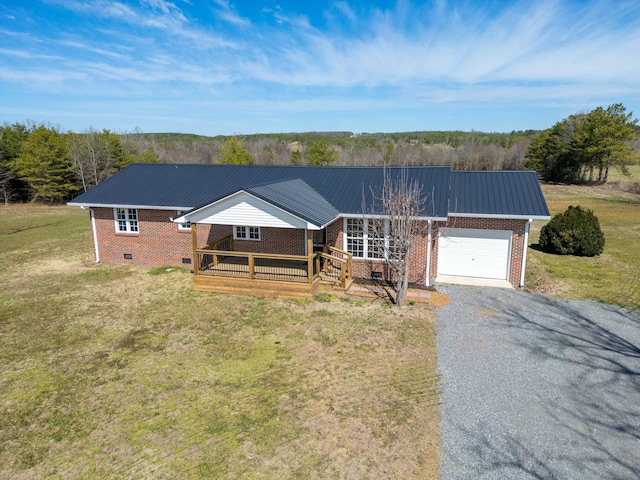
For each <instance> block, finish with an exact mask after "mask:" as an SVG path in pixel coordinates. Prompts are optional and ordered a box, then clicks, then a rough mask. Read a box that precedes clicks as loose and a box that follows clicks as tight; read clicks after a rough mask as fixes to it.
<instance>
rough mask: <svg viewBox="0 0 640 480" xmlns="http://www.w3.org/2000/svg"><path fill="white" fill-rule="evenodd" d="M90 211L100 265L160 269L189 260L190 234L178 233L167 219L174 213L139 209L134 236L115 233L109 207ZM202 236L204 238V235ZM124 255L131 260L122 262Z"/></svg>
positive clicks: (111, 210) (176, 225)
mask: <svg viewBox="0 0 640 480" xmlns="http://www.w3.org/2000/svg"><path fill="white" fill-rule="evenodd" d="M92 210H93V211H94V215H95V222H96V232H97V235H98V248H99V250H100V261H101V262H105V263H116V264H126V263H133V264H138V265H150V266H163V265H182V259H183V258H191V253H192V249H191V232H190V231H188V230H180V231H179V230H178V224H176V223H173V222H171V221H170V220H169V218H170V217H172V216H175V215H176V211H175V210H142V209H139V210H138V228H139V232H138V233H122V232H116V229H115V224H114V219H113V209H112V208H94V209H92ZM203 234H204V236H205V239H206V232H204V233H203ZM203 243H205V242H203ZM125 253H129V254H131V255H132V256H133V258H132V259H131V260H127V259H125V258H124V254H125Z"/></svg>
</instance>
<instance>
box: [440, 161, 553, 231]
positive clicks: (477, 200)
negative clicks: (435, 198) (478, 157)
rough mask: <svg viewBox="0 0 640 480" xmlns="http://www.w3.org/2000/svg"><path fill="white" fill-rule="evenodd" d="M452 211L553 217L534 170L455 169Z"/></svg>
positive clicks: (459, 213) (450, 201)
mask: <svg viewBox="0 0 640 480" xmlns="http://www.w3.org/2000/svg"><path fill="white" fill-rule="evenodd" d="M449 213H450V215H453V216H467V217H470V216H474V217H478V216H480V217H489V218H527V219H529V218H532V219H534V220H548V219H549V218H550V215H549V209H548V208H547V203H546V202H545V200H544V196H543V195H542V190H541V189H540V183H539V182H538V177H537V176H536V173H535V172H533V171H453V172H452V178H451V194H450V197H449Z"/></svg>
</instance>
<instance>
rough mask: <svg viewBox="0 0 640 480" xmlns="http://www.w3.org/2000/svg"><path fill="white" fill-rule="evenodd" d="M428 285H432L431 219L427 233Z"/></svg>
mask: <svg viewBox="0 0 640 480" xmlns="http://www.w3.org/2000/svg"><path fill="white" fill-rule="evenodd" d="M426 275H427V278H426V282H425V283H426V285H427V287H430V286H431V220H429V228H428V233H427V274H426Z"/></svg>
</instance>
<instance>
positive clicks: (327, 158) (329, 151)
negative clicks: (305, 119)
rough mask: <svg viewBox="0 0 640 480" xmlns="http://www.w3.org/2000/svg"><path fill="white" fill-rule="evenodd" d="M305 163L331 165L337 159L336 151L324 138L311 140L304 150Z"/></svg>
mask: <svg viewBox="0 0 640 480" xmlns="http://www.w3.org/2000/svg"><path fill="white" fill-rule="evenodd" d="M306 157H307V165H331V164H332V163H335V162H336V161H337V160H338V152H336V151H335V150H334V149H333V148H331V147H330V146H329V144H328V143H327V141H326V140H318V141H316V142H313V143H312V144H311V146H310V147H309V148H308V149H307V151H306Z"/></svg>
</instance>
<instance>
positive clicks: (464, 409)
mask: <svg viewBox="0 0 640 480" xmlns="http://www.w3.org/2000/svg"><path fill="white" fill-rule="evenodd" d="M441 291H443V292H444V293H446V294H447V295H449V297H450V298H451V303H450V304H449V305H447V306H445V307H442V308H439V309H438V320H437V332H438V337H437V338H438V370H439V373H440V375H441V388H442V397H441V400H442V406H441V416H442V419H441V431H442V461H441V466H440V473H441V479H442V480H451V479H489V478H491V479H530V478H538V479H556V478H557V479H581V480H584V479H605V478H606V479H638V478H640V317H639V316H638V315H637V314H634V313H632V312H630V311H627V310H623V309H620V308H617V307H614V306H611V305H604V304H599V303H595V302H586V301H564V300H557V299H553V298H550V297H545V296H540V295H531V294H527V293H523V292H519V291H515V290H503V289H495V288H486V287H460V286H442V287H441Z"/></svg>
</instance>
